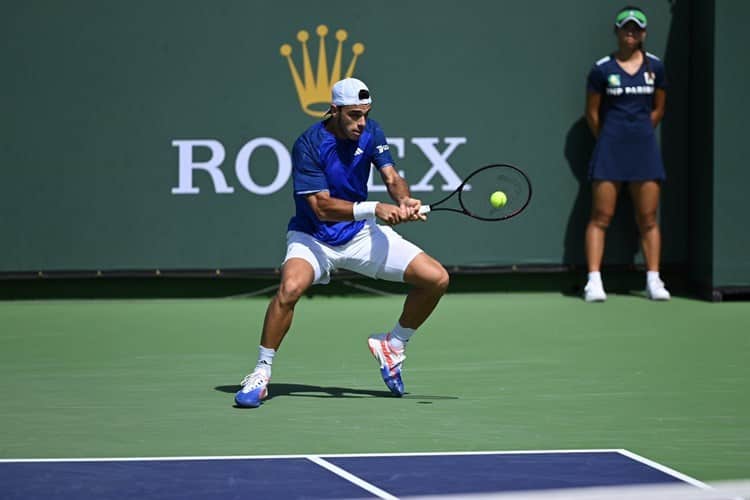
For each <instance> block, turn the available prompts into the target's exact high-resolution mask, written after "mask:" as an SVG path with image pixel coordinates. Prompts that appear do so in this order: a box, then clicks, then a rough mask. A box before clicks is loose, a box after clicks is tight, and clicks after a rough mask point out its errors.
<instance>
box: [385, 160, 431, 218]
mask: <svg viewBox="0 0 750 500" xmlns="http://www.w3.org/2000/svg"><path fill="white" fill-rule="evenodd" d="M380 176H381V177H382V178H383V183H384V184H385V187H386V189H387V190H388V194H389V195H390V196H391V198H392V199H393V201H395V202H396V203H397V204H398V206H399V208H400V209H401V216H402V219H403V220H404V221H407V220H426V219H427V217H426V216H425V215H420V213H419V208H420V207H421V206H422V202H421V201H420V200H417V199H415V198H412V197H411V192H410V190H409V184H407V182H406V180H405V179H404V178H403V177H401V176H400V175H399V174H398V172H397V171H396V169H395V167H393V166H392V165H387V166H385V167H382V168H381V169H380Z"/></svg>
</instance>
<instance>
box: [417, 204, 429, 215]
mask: <svg viewBox="0 0 750 500" xmlns="http://www.w3.org/2000/svg"><path fill="white" fill-rule="evenodd" d="M428 213H430V206H429V205H422V206H421V207H419V215H424V214H428Z"/></svg>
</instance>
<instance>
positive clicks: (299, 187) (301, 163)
mask: <svg viewBox="0 0 750 500" xmlns="http://www.w3.org/2000/svg"><path fill="white" fill-rule="evenodd" d="M316 158H317V155H316V154H314V151H313V150H312V147H311V145H310V143H309V142H308V141H306V140H303V139H302V138H300V139H298V140H297V142H295V143H294V147H293V148H292V182H293V184H294V194H308V193H317V192H318V191H327V190H328V181H327V180H326V175H325V172H324V171H323V167H322V166H321V164H320V162H319V161H317V160H316Z"/></svg>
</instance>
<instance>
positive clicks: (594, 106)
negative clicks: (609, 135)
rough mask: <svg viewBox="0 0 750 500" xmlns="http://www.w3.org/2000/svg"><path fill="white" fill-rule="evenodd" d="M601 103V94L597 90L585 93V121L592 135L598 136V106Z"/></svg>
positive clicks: (599, 124) (599, 125)
mask: <svg viewBox="0 0 750 500" xmlns="http://www.w3.org/2000/svg"><path fill="white" fill-rule="evenodd" d="M601 103H602V95H601V94H600V93H598V92H592V91H589V92H587V93H586V123H588V125H589V129H590V130H591V133H592V134H594V137H599V130H600V127H601V123H600V122H599V106H600V105H601Z"/></svg>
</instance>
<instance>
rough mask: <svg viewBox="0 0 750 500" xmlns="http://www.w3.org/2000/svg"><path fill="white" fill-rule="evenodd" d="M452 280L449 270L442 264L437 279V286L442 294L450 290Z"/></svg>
mask: <svg viewBox="0 0 750 500" xmlns="http://www.w3.org/2000/svg"><path fill="white" fill-rule="evenodd" d="M450 281H451V278H450V275H449V274H448V271H446V270H445V268H444V267H443V266H440V267H439V269H438V274H437V276H436V279H435V288H436V289H437V290H438V291H439V292H440V294H441V295H442V294H444V293H445V291H446V290H448V285H449V284H450Z"/></svg>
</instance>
